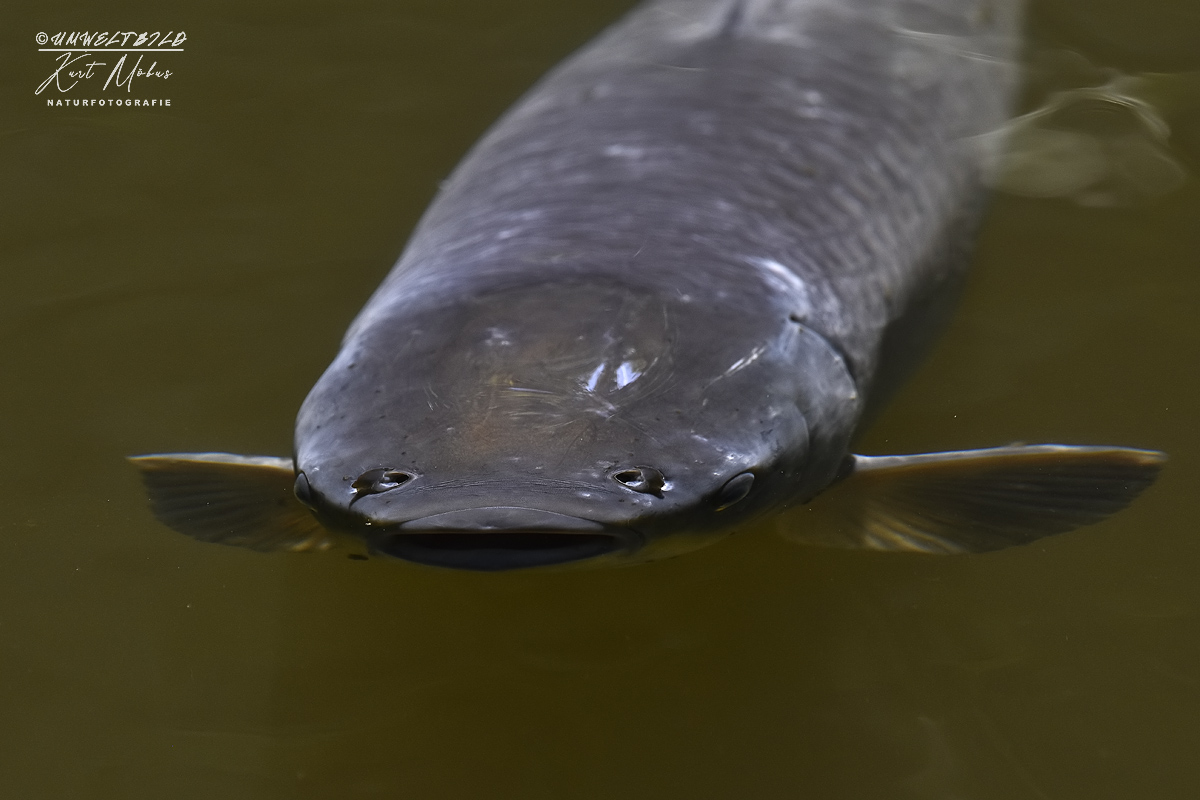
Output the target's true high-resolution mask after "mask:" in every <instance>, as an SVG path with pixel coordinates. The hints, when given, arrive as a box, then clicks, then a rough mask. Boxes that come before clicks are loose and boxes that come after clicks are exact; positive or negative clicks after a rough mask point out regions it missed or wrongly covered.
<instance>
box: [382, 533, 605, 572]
mask: <svg viewBox="0 0 1200 800" xmlns="http://www.w3.org/2000/svg"><path fill="white" fill-rule="evenodd" d="M623 546H624V543H623V542H622V541H621V540H620V539H619V538H618V537H616V536H610V535H608V534H604V533H540V532H525V531H514V532H506V533H396V534H393V535H392V536H390V537H388V538H387V539H386V540H385V541H383V542H378V543H376V549H378V550H380V551H382V552H384V553H387V554H388V555H390V556H395V557H396V558H403V559H405V560H407V561H415V562H417V563H418V564H429V565H431V566H435V567H452V568H454V569H471V570H483V571H488V572H492V571H499V570H505V569H522V568H525V567H544V566H549V565H551V564H567V563H569V562H572V561H582V560H584V559H587V558H594V557H596V556H602V555H605V554H607V553H612V552H614V551H616V550H620V549H621V548H622V547H623Z"/></svg>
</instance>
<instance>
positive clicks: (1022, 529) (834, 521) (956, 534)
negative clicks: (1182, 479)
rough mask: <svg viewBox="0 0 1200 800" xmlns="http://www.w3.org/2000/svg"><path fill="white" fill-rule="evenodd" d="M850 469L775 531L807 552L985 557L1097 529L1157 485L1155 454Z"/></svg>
mask: <svg viewBox="0 0 1200 800" xmlns="http://www.w3.org/2000/svg"><path fill="white" fill-rule="evenodd" d="M851 459H853V464H852V469H851V470H850V471H849V474H848V476H847V477H846V478H845V479H844V480H843V481H842V482H841V483H839V484H836V485H835V486H833V487H832V488H830V489H828V490H827V491H826V492H825V493H824V494H823V495H821V496H820V497H818V498H816V500H814V501H813V502H812V503H811V504H810V505H809V506H807V507H806V508H805V509H803V510H802V511H793V512H789V513H787V514H785V515H783V516H782V517H781V518H780V532H781V533H782V534H783V535H784V536H785V537H786V538H789V539H792V540H794V541H798V542H802V543H806V544H818V545H825V546H832V547H850V548H865V549H871V550H896V551H908V552H920V553H981V552H987V551H990V550H1001V549H1003V548H1005V547H1012V546H1014V545H1020V544H1027V543H1028V542H1032V541H1035V540H1037V539H1041V538H1042V537H1045V536H1051V535H1053V534H1056V533H1063V532H1065V531H1069V530H1073V529H1075V528H1078V527H1080V526H1083V525H1090V524H1092V523H1094V522H1099V521H1101V520H1103V519H1105V518H1107V517H1109V516H1110V515H1112V514H1115V513H1116V512H1117V511H1120V510H1121V509H1123V508H1125V506H1127V505H1129V503H1131V502H1132V501H1133V499H1134V498H1135V497H1137V496H1138V495H1139V494H1140V493H1141V492H1142V490H1143V489H1145V488H1146V487H1147V486H1149V485H1150V484H1151V483H1153V482H1154V479H1155V478H1156V477H1157V476H1158V473H1159V470H1160V469H1161V468H1162V465H1163V463H1164V462H1165V461H1166V456H1165V455H1164V454H1163V453H1159V452H1156V451H1153V450H1134V449H1131V448H1123V447H1075V446H1068V445H1055V444H1043V445H1013V446H1011V447H994V448H988V449H983V450H962V451H957V452H949V453H923V454H919V455H908V456H858V455H856V456H851Z"/></svg>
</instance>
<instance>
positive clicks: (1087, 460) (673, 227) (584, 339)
mask: <svg viewBox="0 0 1200 800" xmlns="http://www.w3.org/2000/svg"><path fill="white" fill-rule="evenodd" d="M1017 12H1018V9H1017V7H1016V5H1015V4H1014V3H1010V2H1006V1H1005V0H790V1H789V0H743V1H742V2H736V1H735V0H661V1H660V2H653V3H648V4H646V5H644V6H642V7H641V8H640V9H638V10H637V11H635V12H634V13H633V14H631V15H630V16H629V17H627V18H626V19H625V20H624V21H622V22H621V23H619V24H617V25H616V26H614V27H613V28H612V29H610V30H609V31H608V32H607V33H605V34H604V35H603V36H601V37H600V38H599V39H597V40H596V41H595V42H594V43H593V44H592V45H590V46H589V47H587V48H585V49H584V50H583V51H582V52H580V53H579V54H577V55H576V56H574V57H573V58H571V59H569V60H568V61H567V62H566V63H564V64H563V65H561V66H560V67H558V68H557V69H556V70H554V71H553V72H552V73H551V74H550V75H548V76H547V77H546V78H545V79H544V80H543V81H542V82H541V83H539V84H538V85H537V86H536V87H535V88H534V89H533V90H532V91H531V92H530V93H529V94H528V95H527V96H526V97H525V98H524V99H523V100H522V101H521V102H520V103H518V104H517V106H516V107H514V108H513V109H512V110H511V111H509V112H508V114H507V115H505V117H504V118H503V119H502V120H501V121H500V122H499V123H497V124H496V126H495V127H494V128H493V129H492V130H491V131H490V132H489V133H488V134H487V135H486V136H485V137H484V138H483V140H482V141H481V142H479V144H478V145H476V147H475V148H474V150H472V152H471V153H470V154H469V155H468V156H467V158H466V159H465V160H464V161H463V162H462V164H461V165H460V166H459V167H458V169H457V170H456V171H455V172H454V174H453V175H452V176H451V178H450V179H449V180H448V181H447V183H446V184H445V186H444V188H443V189H442V191H441V193H440V194H439V195H438V197H437V199H436V200H435V201H434V203H433V205H432V206H431V207H430V209H429V211H428V212H427V213H426V215H425V217H424V218H423V219H422V221H421V223H420V225H419V227H418V229H417V231H416V232H415V234H414V235H413V238H412V240H411V242H410V243H409V245H408V248H407V250H406V251H405V253H404V255H403V257H402V258H401V259H400V262H399V263H398V264H397V265H396V267H395V268H394V269H393V270H392V272H391V274H389V275H388V277H387V279H386V280H385V281H384V282H383V284H382V285H381V286H380V287H379V289H378V291H377V292H376V293H375V295H374V296H373V297H372V298H371V300H370V302H368V303H367V305H366V307H365V308H364V309H363V311H362V313H361V314H360V315H359V317H358V319H357V320H356V321H355V322H354V324H353V325H352V326H351V328H350V330H349V332H348V333H347V335H346V338H345V341H344V343H343V346H342V350H341V352H340V353H339V354H338V356H337V358H336V359H335V360H334V362H333V364H332V365H330V367H329V369H328V370H327V371H326V372H325V374H324V375H323V376H322V377H321V379H320V380H319V381H318V383H317V385H316V386H315V387H314V388H313V390H312V392H311V393H310V394H309V396H308V398H307V399H306V400H305V402H304V405H303V407H302V408H301V410H300V414H299V418H298V420H297V423H296V439H295V460H294V464H293V463H292V462H289V461H286V460H283V459H277V458H270V457H246V456H233V455H227V454H212V453H206V454H162V455H154V456H142V457H139V458H136V459H134V461H135V462H136V463H137V464H138V466H139V468H140V469H141V470H142V473H143V476H144V478H145V480H146V483H147V486H148V487H149V489H150V495H151V501H152V504H153V507H154V509H155V513H156V514H157V515H158V516H159V518H160V519H162V520H163V521H164V522H166V523H167V524H168V525H170V526H171V527H173V528H175V529H176V530H179V531H182V532H183V533H186V534H188V535H190V536H194V537H196V538H198V539H202V540H205V541H214V542H222V543H225V544H236V545H241V546H245V547H250V548H253V549H258V550H278V549H290V550H302V549H319V548H321V547H323V546H324V544H325V543H326V541H327V536H326V533H327V532H328V531H330V530H335V531H341V532H343V533H350V534H352V535H354V536H356V537H359V538H361V539H362V540H365V542H366V544H367V547H368V549H369V550H370V551H372V552H374V553H377V554H384V555H389V556H395V557H398V558H403V559H407V560H410V561H417V562H422V563H426V564H434V565H439V566H447V567H458V568H464V569H477V570H500V569H511V568H518V567H532V566H545V565H552V564H562V563H571V562H587V563H605V562H610V561H629V560H645V559H651V558H661V557H664V556H668V555H673V554H675V553H679V552H683V551H686V550H690V549H693V548H695V547H699V546H701V545H703V544H707V543H708V542H710V541H712V540H714V539H715V538H717V537H719V536H721V535H723V534H724V533H725V532H728V531H729V530H730V529H731V528H732V527H733V526H735V525H736V524H737V523H739V522H742V521H745V520H747V519H749V518H751V517H753V516H756V515H762V514H765V513H767V512H770V511H773V510H778V509H780V508H782V507H785V506H787V505H788V504H794V503H802V502H806V501H808V500H809V499H810V498H812V497H814V496H815V495H817V494H818V493H820V492H822V490H824V489H825V488H827V487H829V486H830V485H831V484H833V483H835V482H838V481H844V485H845V487H847V488H845V489H843V488H842V487H838V490H837V491H835V492H831V493H830V495H832V496H834V497H835V498H836V497H838V496H841V497H843V498H844V500H843V501H842V512H841V513H842V515H843V518H844V520H846V521H845V522H844V523H843V524H842V525H840V526H837V527H826V528H820V527H819V526H815V527H813V529H812V530H799V531H797V530H794V529H792V530H790V531H789V535H792V536H793V538H798V539H801V540H805V541H814V542H819V543H824V544H835V545H840V546H853V547H867V548H875V549H885V550H910V551H920V552H937V553H952V552H977V551H983V550H992V549H998V548H1001V547H1006V546H1009V545H1012V544H1019V543H1023V542H1027V541H1031V540H1033V539H1036V538H1039V537H1040V536H1045V535H1047V534H1050V533H1058V532H1061V531H1064V530H1069V529H1071V528H1073V527H1076V526H1078V525H1083V524H1087V523H1090V522H1095V521H1098V520H1100V519H1102V518H1104V517H1105V516H1107V515H1109V514H1111V513H1113V512H1114V511H1116V510H1118V509H1120V508H1121V507H1123V506H1124V505H1126V504H1127V503H1128V502H1129V501H1130V500H1132V498H1133V497H1134V496H1136V494H1137V493H1138V492H1140V491H1141V490H1142V489H1143V488H1145V486H1147V485H1149V483H1150V482H1152V481H1153V479H1154V476H1155V475H1156V474H1157V471H1158V468H1159V465H1160V464H1161V462H1162V459H1163V457H1162V455H1161V454H1158V453H1153V452H1150V451H1143V450H1129V449H1123V448H1103V447H1071V446H1062V445H1034V446H1012V447H1005V448H995V449H991V450H979V451H964V452H956V453H934V454H924V455H916V456H892V457H865V456H855V455H852V454H851V453H850V452H849V447H850V442H851V440H852V438H853V437H854V434H855V432H856V430H857V429H858V428H859V427H860V425H861V424H862V422H863V420H864V419H865V418H867V417H869V415H870V413H871V411H872V409H873V408H875V407H877V406H878V404H879V403H880V401H881V398H883V397H884V396H885V395H886V394H887V393H888V391H889V390H890V389H891V388H892V387H894V386H895V384H896V382H897V381H898V380H899V379H900V378H901V377H902V376H903V374H904V373H905V371H906V370H907V367H908V366H909V365H911V363H913V362H914V361H915V359H916V356H917V355H918V354H919V353H920V352H921V350H922V349H923V345H924V343H925V342H926V341H927V340H928V339H929V338H930V337H931V335H932V334H933V333H934V332H936V330H937V329H938V327H939V324H940V322H941V318H942V317H943V316H944V313H945V310H946V309H947V308H948V307H949V303H950V301H951V300H952V299H953V296H954V294H955V290H956V289H957V287H958V285H959V284H960V281H961V278H962V276H963V273H964V270H965V267H966V256H967V252H968V248H969V244H970V241H971V239H972V237H973V234H974V230H975V228H976V226H977V223H978V221H979V216H980V211H981V207H982V205H983V199H984V191H983V188H982V172H983V168H982V163H983V162H985V161H986V160H987V157H988V156H990V155H994V154H989V153H987V152H982V148H983V147H986V146H994V145H995V142H996V139H997V137H996V136H986V137H981V138H976V137H977V135H978V134H982V133H985V132H989V131H993V130H995V129H997V128H999V127H1000V126H1001V125H1002V124H1003V123H1004V121H1005V119H1006V117H1007V114H1008V109H1009V102H1010V97H1011V94H1012V89H1013V75H1012V73H1013V68H1012V64H1013V52H1012V50H1013V47H1014V46H1015V42H1016V37H1017V27H1018V19H1017V17H1018V13H1017ZM854 487H857V488H854ZM839 493H840V494H839ZM297 500H299V501H300V503H303V504H304V505H305V506H307V507H308V509H309V510H311V512H313V513H312V514H310V513H309V512H308V511H306V510H305V509H304V508H302V507H301V506H300V505H299V504H298V503H297V502H296V501H297ZM835 505H836V504H835Z"/></svg>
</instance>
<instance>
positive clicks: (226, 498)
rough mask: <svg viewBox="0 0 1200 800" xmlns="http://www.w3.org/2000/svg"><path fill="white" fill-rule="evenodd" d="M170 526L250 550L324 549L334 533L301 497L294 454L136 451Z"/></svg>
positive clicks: (155, 504)
mask: <svg viewBox="0 0 1200 800" xmlns="http://www.w3.org/2000/svg"><path fill="white" fill-rule="evenodd" d="M129 460H130V462H132V463H133V465H134V466H135V467H137V468H138V471H139V472H140V473H141V475H142V482H143V483H144V484H145V486H146V491H147V493H148V494H149V496H150V508H151V510H152V511H153V512H154V516H156V517H158V519H159V521H161V522H162V523H163V524H164V525H166V526H167V527H169V528H171V529H172V530H175V531H178V532H179V533H182V534H185V535H187V536H191V537H192V538H193V539H199V540H200V541H203V542H216V543H218V544H228V545H234V546H237V547H246V548H249V549H251V550H258V551H260V552H268V551H275V550H288V551H293V552H295V551H301V550H324V549H327V548H328V547H329V546H330V545H331V544H332V537H331V536H330V534H329V533H328V532H327V531H326V530H325V528H323V527H322V526H321V524H320V523H318V522H317V520H316V518H315V517H314V516H313V515H312V512H310V511H309V510H308V508H306V507H305V506H304V505H303V504H302V503H301V502H300V501H299V500H297V499H296V496H295V493H294V491H293V488H292V487H293V486H294V484H295V480H296V475H295V472H294V471H293V468H292V460H291V459H290V458H275V457H272V456H239V455H232V454H230V453H156V454H154V455H146V456H132V457H130V459H129Z"/></svg>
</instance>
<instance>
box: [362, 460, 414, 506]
mask: <svg viewBox="0 0 1200 800" xmlns="http://www.w3.org/2000/svg"><path fill="white" fill-rule="evenodd" d="M414 477H415V476H414V475H411V474H410V473H407V472H404V471H403V470H398V469H392V468H391V467H380V468H378V469H369V470H367V471H366V472H364V473H363V474H362V475H359V476H358V479H357V480H356V481H354V483H352V484H350V486H351V487H352V488H353V489H354V494H355V498H356V499H357V498H358V497H363V496H364V495H368V494H379V493H380V492H388V491H391V490H392V489H395V488H397V487H400V486H403V485H404V484H406V483H408V482H409V481H411V480H412V479H413V478H414Z"/></svg>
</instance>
